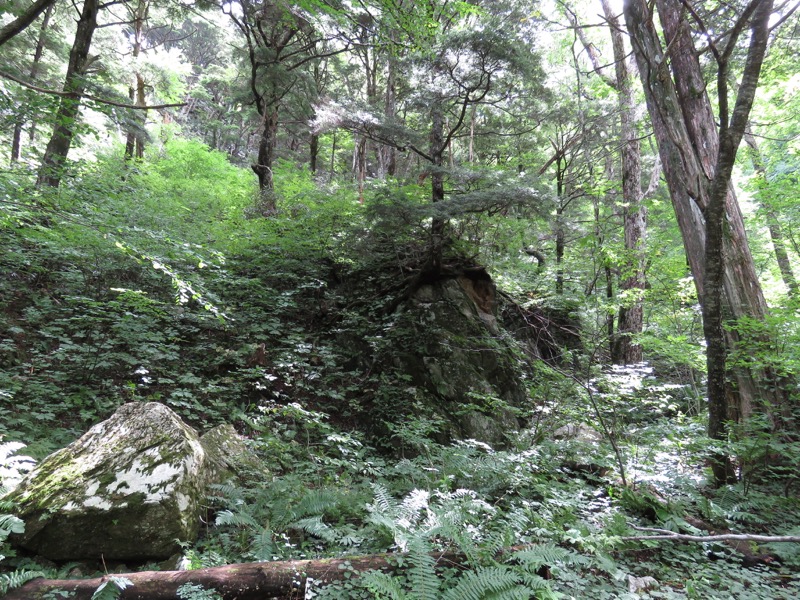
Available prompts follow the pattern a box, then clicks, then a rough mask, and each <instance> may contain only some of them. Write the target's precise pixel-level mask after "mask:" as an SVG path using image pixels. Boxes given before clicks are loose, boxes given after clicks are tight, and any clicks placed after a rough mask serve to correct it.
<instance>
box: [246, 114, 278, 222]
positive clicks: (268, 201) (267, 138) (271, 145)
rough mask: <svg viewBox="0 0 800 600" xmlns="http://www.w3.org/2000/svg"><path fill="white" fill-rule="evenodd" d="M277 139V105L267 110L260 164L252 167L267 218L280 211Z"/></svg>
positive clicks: (262, 209) (259, 144) (261, 141)
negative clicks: (275, 173)
mask: <svg viewBox="0 0 800 600" xmlns="http://www.w3.org/2000/svg"><path fill="white" fill-rule="evenodd" d="M277 138H278V106H277V103H276V104H274V105H273V106H271V107H267V108H266V109H265V112H264V119H263V129H262V131H261V138H260V139H259V143H258V162H257V163H256V164H254V165H252V169H253V171H254V172H255V174H256V176H257V177H258V189H259V190H260V193H261V204H260V207H259V208H260V210H261V212H262V214H264V215H265V216H268V215H273V214H275V212H276V211H277V210H278V207H277V204H276V202H275V181H274V179H273V176H272V163H273V162H274V160H275V146H276V145H277Z"/></svg>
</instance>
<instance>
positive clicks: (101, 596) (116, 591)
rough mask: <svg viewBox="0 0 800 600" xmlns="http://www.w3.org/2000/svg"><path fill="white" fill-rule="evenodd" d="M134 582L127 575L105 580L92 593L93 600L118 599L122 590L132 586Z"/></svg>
mask: <svg viewBox="0 0 800 600" xmlns="http://www.w3.org/2000/svg"><path fill="white" fill-rule="evenodd" d="M132 585H133V582H132V581H131V580H130V579H126V578H125V577H112V578H111V579H109V580H108V581H104V582H103V583H101V584H100V586H99V587H98V588H97V589H96V590H95V591H94V594H92V600H117V598H119V597H120V594H122V591H123V590H124V589H125V588H127V587H131V586H132Z"/></svg>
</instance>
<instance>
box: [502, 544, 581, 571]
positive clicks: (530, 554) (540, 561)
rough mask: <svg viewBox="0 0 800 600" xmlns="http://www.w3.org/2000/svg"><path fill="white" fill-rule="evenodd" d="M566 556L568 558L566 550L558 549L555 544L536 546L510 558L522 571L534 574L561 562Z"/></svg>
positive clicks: (518, 552) (568, 553)
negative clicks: (547, 566) (517, 563)
mask: <svg viewBox="0 0 800 600" xmlns="http://www.w3.org/2000/svg"><path fill="white" fill-rule="evenodd" d="M568 556H570V552H569V551H568V550H566V549H564V548H559V547H558V546H556V545H555V544H537V545H535V546H531V547H530V548H526V549H525V550H519V551H517V552H514V554H512V555H511V558H512V559H513V560H516V561H518V562H519V564H520V565H521V566H522V567H523V568H524V569H526V570H528V571H531V572H535V571H537V570H539V569H540V568H542V567H544V566H546V565H553V564H556V563H559V562H563V561H564V560H566V559H567V557H568Z"/></svg>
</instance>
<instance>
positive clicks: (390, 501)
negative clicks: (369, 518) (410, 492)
mask: <svg viewBox="0 0 800 600" xmlns="http://www.w3.org/2000/svg"><path fill="white" fill-rule="evenodd" d="M372 489H373V499H374V502H373V504H370V505H369V506H370V507H371V508H372V510H373V511H374V512H377V513H379V514H383V515H387V514H394V513H396V512H397V501H396V500H395V499H394V498H393V497H392V495H391V494H390V493H389V490H388V489H386V487H385V486H383V485H381V484H379V483H375V484H373V485H372Z"/></svg>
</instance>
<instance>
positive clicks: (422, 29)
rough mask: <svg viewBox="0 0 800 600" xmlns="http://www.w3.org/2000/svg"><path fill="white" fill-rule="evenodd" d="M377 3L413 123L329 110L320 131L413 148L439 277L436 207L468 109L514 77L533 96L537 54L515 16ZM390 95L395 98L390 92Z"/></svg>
mask: <svg viewBox="0 0 800 600" xmlns="http://www.w3.org/2000/svg"><path fill="white" fill-rule="evenodd" d="M379 4H380V6H381V8H382V10H383V14H384V18H385V19H387V24H385V25H384V26H385V27H386V28H387V30H388V31H392V32H395V33H394V34H393V35H396V38H395V39H401V40H403V42H402V43H403V44H404V46H405V50H406V52H405V53H404V56H402V57H399V59H402V60H403V63H402V64H403V66H404V67H405V70H406V73H408V77H409V79H411V80H412V81H413V84H412V86H411V87H412V89H411V90H410V92H409V94H408V95H407V96H406V97H405V98H404V99H403V100H404V107H403V109H405V112H406V114H407V115H408V119H409V120H410V121H411V120H412V119H413V122H414V126H413V128H412V127H405V126H403V124H401V123H398V122H397V121H396V120H395V119H393V118H392V117H393V111H391V110H390V111H387V113H389V114H388V115H386V116H384V115H380V114H376V112H375V111H372V110H370V106H365V107H363V110H360V111H353V110H352V109H350V107H348V108H344V107H343V106H341V105H329V106H327V107H325V110H323V111H321V114H320V115H319V116H318V119H317V128H318V129H320V130H321V129H323V128H326V127H327V128H330V127H344V128H346V129H349V130H350V131H352V132H354V133H357V134H358V135H361V136H366V137H369V138H370V139H372V140H374V141H376V142H378V143H380V144H384V145H388V146H393V147H394V148H396V149H398V150H400V151H407V150H410V151H411V152H413V153H414V154H415V155H417V157H419V158H420V159H421V160H422V161H424V164H425V167H424V170H423V173H422V174H421V175H420V178H419V181H420V182H424V181H430V199H431V203H432V204H433V205H439V206H438V210H437V209H434V214H433V216H432V217H431V225H430V228H429V244H428V252H427V256H428V259H427V264H426V265H425V267H424V269H423V270H424V271H430V272H438V270H439V269H440V268H441V260H442V252H443V248H444V245H445V242H446V237H447V234H446V231H445V230H446V226H447V222H448V218H447V216H446V214H445V213H446V212H447V211H446V209H444V208H443V207H442V206H441V203H442V202H443V201H444V200H445V199H446V198H447V196H448V190H447V184H448V177H449V171H450V169H449V166H450V165H449V164H448V163H452V155H453V150H452V149H453V144H454V142H455V141H456V140H457V139H458V137H459V136H460V135H461V132H462V129H463V128H465V127H466V126H467V125H469V124H470V123H471V121H472V116H471V115H472V111H473V108H477V109H481V108H483V109H485V110H491V108H492V107H499V106H501V105H503V103H505V102H507V101H508V100H509V99H510V98H511V96H512V90H513V88H514V85H515V84H518V83H519V79H518V78H519V77H523V78H527V81H526V84H527V85H528V86H529V88H528V89H529V90H531V93H535V92H533V90H534V89H536V88H537V86H538V85H539V83H540V81H541V78H540V72H539V68H538V67H539V65H538V57H537V56H536V55H535V54H534V53H533V52H532V51H531V50H530V49H529V45H528V44H522V43H520V41H521V40H520V37H518V36H519V35H520V34H519V31H518V30H515V29H513V27H512V23H513V20H514V17H513V15H514V14H515V13H513V12H510V13H509V12H505V13H504V12H503V11H499V14H498V15H496V16H495V15H493V14H492V12H491V10H490V9H489V5H485V6H484V5H483V4H481V3H477V2H476V3H467V2H435V1H432V0H429V1H427V2H422V3H418V2H415V3H405V2H395V1H394V0H383V1H382V2H380V3H379ZM390 96H391V99H392V101H394V99H395V97H394V95H393V92H391V93H390ZM398 112H400V111H398ZM411 115H413V117H411ZM387 117H388V118H387ZM390 160H391V159H390Z"/></svg>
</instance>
